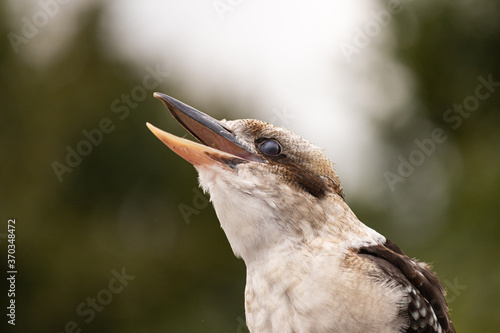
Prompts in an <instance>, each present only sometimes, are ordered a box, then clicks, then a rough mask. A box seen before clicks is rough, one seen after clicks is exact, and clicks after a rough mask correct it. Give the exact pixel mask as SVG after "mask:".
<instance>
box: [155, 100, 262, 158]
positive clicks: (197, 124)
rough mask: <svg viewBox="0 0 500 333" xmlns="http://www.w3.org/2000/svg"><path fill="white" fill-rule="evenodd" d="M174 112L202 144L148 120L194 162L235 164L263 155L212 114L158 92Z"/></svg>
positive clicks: (160, 133) (176, 150) (167, 142)
mask: <svg viewBox="0 0 500 333" xmlns="http://www.w3.org/2000/svg"><path fill="white" fill-rule="evenodd" d="M154 97H156V98H158V99H160V100H161V101H162V102H163V104H165V106H166V107H167V108H168V110H169V111H170V113H171V114H172V116H174V118H175V119H176V120H177V121H178V122H179V123H180V124H181V125H182V126H183V127H184V128H185V129H187V130H188V131H189V132H190V133H191V134H192V135H193V136H194V137H195V138H196V139H198V140H199V141H200V142H201V143H202V144H199V143H196V142H193V141H190V140H186V139H184V138H180V137H178V136H175V135H173V134H170V133H167V132H165V131H162V130H161V129H159V128H157V127H155V126H153V125H151V124H149V123H147V126H148V128H149V129H150V130H151V132H153V134H154V135H156V137H158V139H160V140H161V141H162V142H163V143H164V144H166V145H167V146H168V147H169V148H170V149H172V150H173V151H174V152H175V153H176V154H178V155H179V156H181V157H182V158H184V159H185V160H186V161H188V162H189V163H191V164H193V165H194V166H197V165H212V164H222V165H225V166H228V167H231V168H233V167H234V166H235V165H237V164H240V163H245V162H249V161H253V162H262V159H261V158H260V157H259V156H258V155H256V154H254V153H252V152H250V151H248V150H247V149H246V148H244V147H243V146H242V145H241V144H240V143H239V142H238V140H237V138H236V137H235V136H234V134H233V133H231V131H229V130H227V129H226V128H224V126H222V125H221V123H220V122H219V121H218V120H216V119H214V118H212V117H210V116H209V115H207V114H205V113H203V112H201V111H198V110H196V109H195V108H192V107H190V106H189V105H186V104H184V103H182V102H180V101H178V100H176V99H175V98H172V97H170V96H167V95H165V94H162V93H158V92H155V93H154Z"/></svg>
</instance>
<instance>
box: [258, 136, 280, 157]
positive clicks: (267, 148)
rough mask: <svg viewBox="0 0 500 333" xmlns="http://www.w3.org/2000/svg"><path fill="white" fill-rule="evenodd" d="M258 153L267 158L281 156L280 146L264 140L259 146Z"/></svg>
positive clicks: (269, 140) (272, 141)
mask: <svg viewBox="0 0 500 333" xmlns="http://www.w3.org/2000/svg"><path fill="white" fill-rule="evenodd" d="M260 151H261V152H263V153H264V154H266V155H268V156H278V155H279V154H281V145H280V144H279V142H278V141H276V140H273V139H266V140H264V141H263V142H262V143H261V144H260Z"/></svg>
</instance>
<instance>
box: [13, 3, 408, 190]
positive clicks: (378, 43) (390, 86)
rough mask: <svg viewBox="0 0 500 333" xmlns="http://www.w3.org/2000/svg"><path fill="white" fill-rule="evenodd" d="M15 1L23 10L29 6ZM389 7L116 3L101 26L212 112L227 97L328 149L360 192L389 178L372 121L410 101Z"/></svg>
mask: <svg viewBox="0 0 500 333" xmlns="http://www.w3.org/2000/svg"><path fill="white" fill-rule="evenodd" d="M10 3H11V6H12V7H13V10H14V11H15V10H16V7H19V6H20V5H19V4H18V3H16V2H13V1H11V2H10ZM34 4H35V5H34V8H35V9H33V10H37V6H40V4H39V2H38V1H35V2H34ZM88 4H89V3H88V2H84V1H81V0H74V2H71V3H68V4H64V5H61V7H60V8H59V13H58V14H57V16H56V17H54V18H53V19H52V20H51V22H50V26H49V27H47V29H48V30H49V31H52V32H53V34H56V33H59V34H63V33H64V32H65V31H71V29H70V27H71V25H72V22H71V20H73V19H74V18H73V14H72V15H70V14H69V13H70V12H75V10H74V9H75V8H78V7H84V6H88ZM403 4H406V2H403ZM383 6H384V5H383V4H380V3H378V2H377V1H375V0H361V1H348V0H343V1H331V0H330V1H327V0H317V1H309V2H308V1H304V0H287V1H285V0H271V1H270V0H254V1H248V0H189V1H172V0H170V1H165V0H146V1H136V0H115V1H108V2H107V8H106V11H105V15H104V18H103V20H102V24H101V29H102V35H103V38H109V40H107V41H106V43H107V44H109V45H110V47H111V48H112V49H114V50H116V54H118V55H119V56H121V57H123V58H125V59H127V60H131V61H133V62H134V63H136V64H137V65H138V66H140V67H138V68H139V69H140V70H141V69H142V70H143V68H141V67H144V66H146V65H155V64H160V65H161V67H162V68H164V69H165V70H166V71H168V72H170V76H169V77H170V79H171V80H172V82H174V83H180V84H182V85H183V87H189V89H190V90H191V91H192V96H191V97H189V100H186V98H183V99H184V102H186V103H188V104H191V105H193V106H195V107H196V108H198V109H201V110H202V111H205V112H207V113H210V112H211V111H212V112H213V110H206V109H204V108H203V105H204V102H208V101H209V100H210V99H211V96H216V97H217V98H219V99H220V98H224V99H227V100H228V104H229V105H237V106H238V105H239V106H240V107H238V112H235V115H234V117H231V115H228V118H236V117H241V114H242V112H244V113H245V115H247V116H250V117H254V118H260V119H262V120H266V121H269V122H273V123H275V124H276V125H278V126H284V127H288V128H290V129H292V130H293V131H295V132H296V133H297V134H299V135H301V136H303V137H305V138H306V139H308V140H309V141H312V142H313V143H315V144H316V145H318V146H320V147H323V148H325V149H326V154H327V156H328V157H329V158H330V159H331V160H332V161H333V162H335V163H336V164H337V170H338V172H339V174H340V176H341V178H342V179H343V181H344V186H345V187H346V188H347V192H348V193H349V192H350V193H352V192H354V191H356V192H358V193H359V192H360V191H359V190H360V189H361V188H362V186H364V185H366V182H367V181H368V182H370V180H371V181H374V182H375V184H376V183H381V184H382V183H384V179H383V176H382V174H383V171H381V170H378V169H376V166H377V165H378V163H379V162H380V161H379V160H378V159H377V156H378V154H377V148H378V149H380V147H379V142H378V139H377V134H376V132H375V130H374V128H373V126H372V119H379V118H382V117H386V116H387V115H388V114H389V113H390V112H394V110H397V109H399V108H400V107H401V106H402V105H404V104H405V103H406V102H407V98H408V90H409V87H408V82H409V80H408V75H407V74H406V72H405V70H403V69H402V68H401V66H398V65H397V63H396V62H394V61H393V60H392V59H391V54H390V50H391V47H390V45H391V42H392V38H391V31H390V27H391V25H390V24H391V23H390V22H388V25H387V24H386V25H387V27H384V26H382V24H380V23H377V22H378V21H377V20H380V17H378V18H377V15H376V13H379V12H380V10H386V9H387V8H384V7H383ZM38 9H39V8H38ZM18 10H19V8H18ZM403 10H405V8H403ZM386 19H387V17H386ZM389 19H390V16H389ZM54 22H55V24H54ZM14 23H15V22H14ZM386 23H387V22H386ZM58 25H59V26H58ZM60 25H65V29H60ZM377 25H378V28H379V31H377ZM370 28H371V29H375V30H371V31H372V36H371V37H367V39H366V40H365V41H364V42H365V44H367V45H366V47H363V48H360V49H359V53H356V54H352V55H351V56H350V58H349V59H347V58H346V56H345V54H344V53H343V52H342V50H341V45H342V43H344V45H345V44H349V45H354V39H355V37H356V34H358V35H359V33H358V32H359V31H367V29H370ZM373 31H374V32H373ZM40 39H41V38H40ZM52 43H54V42H53V40H52ZM32 44H35V43H32ZM47 45H50V43H47ZM45 49H46V50H47V52H48V53H50V50H52V49H53V47H48V46H47V47H46V48H45ZM42 50H43V48H41V47H39V48H38V53H37V57H39V56H40V52H42ZM163 92H164V93H166V94H169V92H168V91H163ZM174 97H175V96H174ZM249 100H251V101H252V103H253V104H252V105H251V107H250V106H249V105H248V103H245V102H248V101H249ZM207 104H208V103H207ZM159 125H161V124H159ZM373 170H376V171H375V174H374V173H373V172H374V171H373ZM361 192H362V191H361Z"/></svg>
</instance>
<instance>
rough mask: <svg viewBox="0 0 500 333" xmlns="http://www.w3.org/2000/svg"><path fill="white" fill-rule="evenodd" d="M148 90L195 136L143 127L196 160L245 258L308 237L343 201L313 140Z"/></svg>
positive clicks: (330, 166)
mask: <svg viewBox="0 0 500 333" xmlns="http://www.w3.org/2000/svg"><path fill="white" fill-rule="evenodd" d="M154 96H155V97H156V98H158V99H160V100H161V101H162V102H163V103H164V104H165V106H166V107H167V108H168V110H169V111H170V113H171V114H172V115H173V117H174V118H175V119H176V120H177V121H178V122H179V123H180V124H181V125H182V126H183V127H184V128H186V129H187V130H188V131H189V132H190V133H191V134H192V135H193V136H194V137H195V138H196V139H198V140H199V141H200V143H196V142H193V141H190V140H187V139H184V138H180V137H177V136H175V135H172V134H170V133H167V132H164V131H162V130H160V129H158V128H156V127H154V126H153V125H151V124H149V123H148V124H147V125H148V127H149V129H150V130H151V131H152V132H153V133H154V134H155V135H156V136H157V137H158V138H159V139H160V140H161V141H162V142H163V143H164V144H165V145H167V146H168V147H169V148H170V149H172V150H173V151H174V152H175V153H177V154H178V155H180V156H181V157H182V158H184V159H185V160H186V161H188V162H190V163H191V164H192V165H193V166H194V167H195V168H196V170H197V171H198V174H199V181H200V184H201V186H202V188H203V189H204V190H205V191H207V192H209V194H210V199H211V201H212V203H213V205H214V208H215V210H216V213H217V216H218V218H219V220H220V222H221V226H222V228H223V229H224V231H225V233H226V236H227V237H228V240H229V242H230V244H231V246H232V248H233V251H234V252H235V254H236V255H237V256H241V257H243V259H244V260H245V261H249V260H252V258H256V257H259V256H261V255H262V254H263V253H265V252H266V251H269V250H270V249H272V247H273V246H277V245H279V244H282V243H283V241H285V240H288V241H290V240H292V241H294V242H301V241H302V242H303V241H308V239H310V238H311V237H314V235H317V234H318V233H321V232H322V230H324V229H325V226H326V224H328V220H329V219H330V217H329V216H327V215H328V214H329V213H328V212H329V211H331V208H332V207H335V204H337V206H338V207H339V209H340V211H345V210H346V209H348V207H347V206H346V205H345V203H344V200H343V192H342V186H341V184H340V180H339V178H338V176H337V174H336V172H335V170H334V168H333V164H332V162H330V161H329V160H328V158H327V157H326V156H325V155H324V154H323V152H322V150H321V149H320V148H318V147H316V146H315V145H313V144H312V143H310V142H308V141H306V140H304V139H303V138H301V137H299V136H298V135H296V134H294V133H293V132H291V131H289V130H287V129H283V128H280V127H276V126H273V125H271V124H269V123H266V122H263V121H260V120H254V119H240V120H231V121H229V120H220V121H219V120H216V119H214V118H212V117H210V116H208V115H206V114H205V113H203V112H201V111H198V110H196V109H194V108H192V107H190V106H188V105H186V104H184V103H182V102H180V101H178V100H176V99H174V98H172V97H170V96H167V95H164V94H161V93H155V94H154ZM332 203H333V205H332ZM331 214H334V215H335V214H336V213H335V212H331ZM339 214H340V213H339Z"/></svg>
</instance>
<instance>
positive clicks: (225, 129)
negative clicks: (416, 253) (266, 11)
mask: <svg viewBox="0 0 500 333" xmlns="http://www.w3.org/2000/svg"><path fill="white" fill-rule="evenodd" d="M155 97H157V98H159V99H160V100H161V101H162V102H163V103H164V104H165V105H166V106H167V108H168V109H169V111H170V112H171V114H172V115H173V116H174V117H175V119H176V120H177V121H178V122H179V123H180V124H181V125H182V126H184V127H185V128H186V129H187V130H188V131H189V132H190V133H191V134H192V135H193V136H194V137H195V138H196V139H198V140H199V141H200V143H195V142H193V141H190V140H187V139H183V138H180V137H177V136H174V135H172V134H169V133H166V132H164V131H162V130H160V129H158V128H156V127H154V126H152V125H151V124H147V125H148V127H149V129H150V130H151V131H152V132H153V133H154V134H155V135H156V136H157V137H158V138H159V139H160V140H161V141H163V143H165V144H166V145H167V146H168V147H169V148H170V149H172V150H173V151H174V152H175V153H177V154H178V155H180V156H181V157H182V158H184V159H185V160H186V161H188V162H190V163H191V164H193V165H194V167H195V168H196V170H197V171H198V173H199V181H200V184H201V186H202V188H203V189H204V190H205V191H206V192H208V193H209V194H210V199H211V201H212V203H213V205H214V207H215V211H216V213H217V216H218V218H219V220H220V223H221V226H222V229H224V232H225V233H226V236H227V238H228V240H229V243H230V244H231V247H232V249H233V251H234V253H235V255H236V256H238V257H241V258H242V259H243V260H244V261H245V264H246V267H247V284H246V290H245V312H246V322H247V326H248V328H249V329H250V331H251V332H253V333H266V332H275V333H292V332H294V333H319V332H338V333H354V332H358V333H366V332H377V333H378V332H380V333H382V332H383V333H396V332H415V333H416V332H419V333H422V332H447V333H451V332H455V329H454V328H453V325H452V323H451V321H450V318H449V315H448V306H447V304H446V300H445V297H444V296H445V291H444V289H443V287H442V285H441V283H440V282H439V280H438V278H437V277H436V275H435V274H434V273H433V272H432V271H431V270H430V269H429V267H428V266H427V265H426V264H423V263H420V262H418V261H416V260H413V259H410V258H409V257H408V256H407V255H406V254H405V253H404V252H403V251H401V249H400V248H399V247H398V246H397V245H395V244H394V243H392V242H391V241H390V240H388V239H387V238H385V237H384V236H382V235H381V234H379V233H378V232H376V231H374V230H372V229H370V228H369V227H367V226H366V225H364V224H363V223H362V222H361V221H359V220H358V218H357V217H356V215H354V213H353V212H352V211H351V209H350V208H349V206H348V205H347V204H346V202H345V201H344V195H343V191H342V185H341V184H340V180H339V177H338V176H337V174H336V173H335V171H334V169H333V165H332V163H331V162H330V161H329V160H328V159H327V158H326V157H325V155H324V154H323V152H322V151H321V149H319V148H318V147H316V146H314V145H313V144H311V143H309V142H308V141H306V140H304V139H302V138H301V137H299V136H297V135H295V134H294V133H292V132H291V131H289V130H286V129H283V128H279V127H276V126H273V125H271V124H269V123H266V122H263V121H259V120H252V119H241V120H232V121H228V120H221V121H218V120H215V119H213V118H211V117H210V116H208V115H206V114H205V113H203V112H200V111H198V110H196V109H194V108H192V107H190V106H188V105H186V104H184V103H182V102H180V101H178V100H176V99H174V98H172V97H169V96H166V95H164V94H160V93H155Z"/></svg>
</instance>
